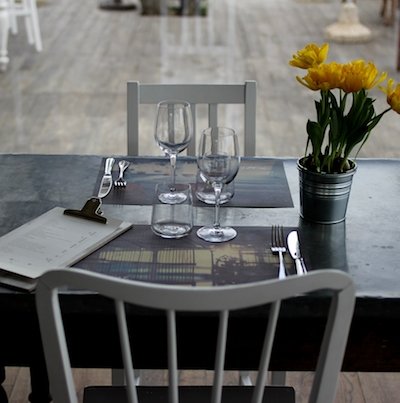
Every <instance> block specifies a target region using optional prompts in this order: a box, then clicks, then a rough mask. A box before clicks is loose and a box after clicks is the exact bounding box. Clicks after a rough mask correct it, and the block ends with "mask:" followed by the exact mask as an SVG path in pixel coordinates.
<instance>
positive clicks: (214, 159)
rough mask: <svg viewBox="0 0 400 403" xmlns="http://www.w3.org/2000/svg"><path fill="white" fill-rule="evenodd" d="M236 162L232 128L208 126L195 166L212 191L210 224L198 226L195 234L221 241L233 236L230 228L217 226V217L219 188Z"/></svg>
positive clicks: (231, 176) (234, 170)
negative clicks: (213, 204)
mask: <svg viewBox="0 0 400 403" xmlns="http://www.w3.org/2000/svg"><path fill="white" fill-rule="evenodd" d="M239 165H240V156H239V144H238V138H237V135H236V133H235V131H234V130H233V129H230V128H228V127H211V128H208V129H206V130H204V131H203V133H202V135H201V138H200V143H199V154H198V157H197V166H198V168H199V170H200V173H201V175H202V176H203V177H204V178H205V179H206V180H207V181H208V182H209V183H211V184H212V187H213V189H214V192H215V218H214V225H213V226H209V227H202V228H200V229H199V230H198V231H197V235H198V236H199V237H200V238H202V239H204V240H205V241H208V242H225V241H229V240H231V239H233V238H235V236H236V235H237V232H236V230H235V229H233V228H231V227H221V225H220V220H219V209H220V198H221V190H222V187H223V185H224V184H228V183H230V182H232V181H233V179H234V178H235V176H236V175H237V173H238V170H239Z"/></svg>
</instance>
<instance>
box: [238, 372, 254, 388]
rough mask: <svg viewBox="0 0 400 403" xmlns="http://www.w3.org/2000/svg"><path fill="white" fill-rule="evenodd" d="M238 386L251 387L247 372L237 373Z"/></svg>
mask: <svg viewBox="0 0 400 403" xmlns="http://www.w3.org/2000/svg"><path fill="white" fill-rule="evenodd" d="M239 385H240V386H252V385H253V383H252V382H251V379H250V372H249V371H239Z"/></svg>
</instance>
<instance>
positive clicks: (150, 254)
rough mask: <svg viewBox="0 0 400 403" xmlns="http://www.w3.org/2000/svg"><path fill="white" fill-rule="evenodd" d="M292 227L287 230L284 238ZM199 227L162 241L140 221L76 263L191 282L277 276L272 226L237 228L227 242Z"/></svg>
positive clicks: (143, 276) (128, 274) (289, 266)
mask: <svg viewBox="0 0 400 403" xmlns="http://www.w3.org/2000/svg"><path fill="white" fill-rule="evenodd" d="M292 229H293V228H285V229H284V234H285V237H286V235H287V234H288V233H289V232H290V231H291V230H292ZM196 230H197V228H193V231H192V232H191V233H190V234H189V235H188V236H187V237H185V238H181V239H163V238H160V237H158V236H156V235H154V234H153V232H152V231H151V228H150V226H143V225H137V226H134V227H133V228H132V229H131V230H129V231H128V232H126V233H124V234H122V235H121V236H119V237H118V238H116V239H114V240H113V241H111V242H110V243H109V244H107V245H105V246H104V247H102V248H101V249H99V250H98V251H96V252H95V253H93V254H91V255H90V256H88V257H86V258H85V259H83V260H82V261H80V262H79V263H77V264H75V267H80V268H83V269H87V270H90V271H94V272H99V273H104V274H108V275H113V276H117V277H123V278H127V279H132V280H140V281H149V282H155V283H168V284H186V285H193V286H202V285H225V284H238V283H247V282H253V281H260V280H266V279H269V278H277V277H278V270H279V258H278V256H277V255H273V254H272V252H271V250H270V240H271V228H269V227H237V228H236V230H237V232H238V235H237V237H236V238H235V239H233V240H231V241H229V242H224V243H209V242H205V241H203V240H202V239H200V238H198V237H197V235H196ZM305 258H306V257H305ZM306 261H307V260H306ZM285 262H286V270H287V271H288V273H289V274H294V273H295V267H294V262H293V260H292V259H291V258H290V256H289V254H285Z"/></svg>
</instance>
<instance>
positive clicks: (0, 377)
mask: <svg viewBox="0 0 400 403" xmlns="http://www.w3.org/2000/svg"><path fill="white" fill-rule="evenodd" d="M5 379H6V369H5V368H4V367H3V366H1V365H0V403H7V402H8V398H7V394H6V391H5V390H4V389H3V382H4V381H5Z"/></svg>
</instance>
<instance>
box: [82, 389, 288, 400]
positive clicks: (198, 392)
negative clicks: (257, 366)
mask: <svg viewBox="0 0 400 403" xmlns="http://www.w3.org/2000/svg"><path fill="white" fill-rule="evenodd" d="M137 390H138V396H139V401H140V402H141V403H142V402H143V403H148V402H151V403H165V402H168V387H167V386H165V387H164V386H139V387H138V388H137ZM252 391H253V387H252V386H245V387H244V386H225V387H224V389H223V392H222V402H223V403H246V402H250V401H251V395H252ZM210 401H211V386H181V387H180V388H179V402H180V403H208V402H210ZM295 401H296V399H295V391H294V389H293V388H292V387H289V386H268V387H266V388H265V392H264V399H263V402H265V403H267V402H268V403H278V402H279V403H294V402H295ZM83 402H84V403H106V402H107V403H110V402H111V403H120V402H124V403H125V402H127V398H126V393H125V387H124V386H89V387H87V388H85V391H84V397H83Z"/></svg>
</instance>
